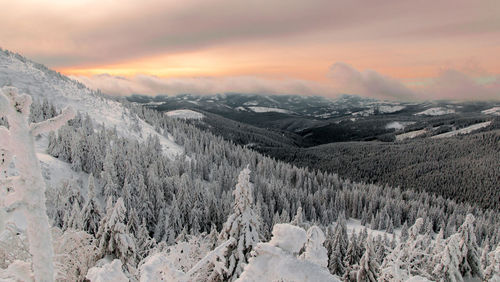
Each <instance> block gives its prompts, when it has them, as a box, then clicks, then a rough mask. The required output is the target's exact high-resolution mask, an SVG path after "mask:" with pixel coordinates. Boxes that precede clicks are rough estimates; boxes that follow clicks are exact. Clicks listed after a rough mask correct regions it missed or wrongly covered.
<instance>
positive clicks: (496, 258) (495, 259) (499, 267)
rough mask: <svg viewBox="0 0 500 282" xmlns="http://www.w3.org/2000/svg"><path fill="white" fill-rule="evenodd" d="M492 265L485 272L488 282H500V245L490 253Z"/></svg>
mask: <svg viewBox="0 0 500 282" xmlns="http://www.w3.org/2000/svg"><path fill="white" fill-rule="evenodd" d="M488 259H489V261H490V265H489V266H488V267H487V268H486V270H485V271H484V279H485V280H486V281H491V282H493V281H500V244H498V245H497V247H496V249H494V250H493V251H491V252H490V253H489V258H488Z"/></svg>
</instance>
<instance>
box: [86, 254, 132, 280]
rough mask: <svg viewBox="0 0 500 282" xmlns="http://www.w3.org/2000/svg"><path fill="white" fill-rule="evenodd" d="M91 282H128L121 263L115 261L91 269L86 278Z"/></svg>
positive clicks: (117, 260)
mask: <svg viewBox="0 0 500 282" xmlns="http://www.w3.org/2000/svg"><path fill="white" fill-rule="evenodd" d="M86 278H87V279H89V280H90V281H91V282H109V281H129V279H128V278H127V276H125V273H123V270H122V262H121V261H120V260H119V259H115V260H113V261H112V262H110V263H107V264H105V265H103V266H102V267H92V268H91V269H89V272H88V273H87V276H86Z"/></svg>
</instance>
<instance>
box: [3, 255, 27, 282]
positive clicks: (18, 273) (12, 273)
mask: <svg viewBox="0 0 500 282" xmlns="http://www.w3.org/2000/svg"><path fill="white" fill-rule="evenodd" d="M0 281H1V282H17V281H25V282H27V281H35V280H34V277H33V273H32V271H31V264H30V263H28V262H25V261H20V260H16V261H14V262H13V263H11V264H10V265H9V267H8V268H7V269H5V270H3V269H0Z"/></svg>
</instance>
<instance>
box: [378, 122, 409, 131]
mask: <svg viewBox="0 0 500 282" xmlns="http://www.w3.org/2000/svg"><path fill="white" fill-rule="evenodd" d="M414 123H415V122H414V121H393V122H389V123H388V124H386V126H385V128H386V129H396V130H401V129H404V128H405V127H406V126H408V125H412V124H414Z"/></svg>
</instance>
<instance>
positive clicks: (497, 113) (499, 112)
mask: <svg viewBox="0 0 500 282" xmlns="http://www.w3.org/2000/svg"><path fill="white" fill-rule="evenodd" d="M481 113H483V114H485V115H494V116H500V107H493V108H491V109H487V110H484V111H481Z"/></svg>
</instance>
